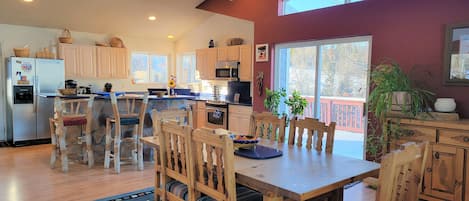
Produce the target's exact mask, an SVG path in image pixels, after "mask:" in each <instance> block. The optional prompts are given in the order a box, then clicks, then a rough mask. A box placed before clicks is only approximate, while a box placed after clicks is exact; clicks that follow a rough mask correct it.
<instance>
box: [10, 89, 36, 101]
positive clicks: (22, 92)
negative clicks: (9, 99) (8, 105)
mask: <svg viewBox="0 0 469 201" xmlns="http://www.w3.org/2000/svg"><path fill="white" fill-rule="evenodd" d="M33 103H34V92H33V86H13V104H33Z"/></svg>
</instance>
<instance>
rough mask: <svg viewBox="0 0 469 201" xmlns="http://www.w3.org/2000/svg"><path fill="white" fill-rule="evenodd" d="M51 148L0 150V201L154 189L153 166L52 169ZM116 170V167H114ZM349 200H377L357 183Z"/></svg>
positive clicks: (74, 197)
mask: <svg viewBox="0 0 469 201" xmlns="http://www.w3.org/2000/svg"><path fill="white" fill-rule="evenodd" d="M49 147H50V145H35V146H27V147H17V148H0V200H2V201H23V200H34V201H41V200H44V201H46V200H47V201H49V200H61V201H62V200H64V201H76V200H95V199H98V198H103V197H108V196H112V195H116V194H121V193H126V192H130V191H134V190H139V189H142V188H146V187H151V186H153V178H154V176H153V164H152V163H146V164H145V170H144V171H137V170H136V166H134V165H123V166H122V169H121V173H120V174H115V173H113V169H103V166H102V165H101V164H96V165H95V167H94V168H92V169H88V168H87V166H86V165H83V164H79V163H74V164H70V166H69V168H70V169H69V172H68V173H62V172H61V171H60V167H59V166H58V164H57V168H55V169H50V168H49ZM111 168H112V167H111ZM344 197H345V199H344V200H346V201H374V197H375V193H374V191H373V190H370V189H368V188H365V187H364V186H363V184H361V183H360V184H357V185H355V186H354V187H352V188H349V189H348V190H346V191H345V195H344Z"/></svg>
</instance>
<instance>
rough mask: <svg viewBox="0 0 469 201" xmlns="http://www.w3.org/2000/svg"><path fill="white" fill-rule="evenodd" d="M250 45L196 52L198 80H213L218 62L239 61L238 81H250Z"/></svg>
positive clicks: (206, 49)
mask: <svg viewBox="0 0 469 201" xmlns="http://www.w3.org/2000/svg"><path fill="white" fill-rule="evenodd" d="M252 56H253V55H252V45H235V46H227V47H217V48H205V49H198V50H196V61H197V64H196V66H197V71H199V75H200V79H202V80H214V79H215V68H216V64H217V62H218V61H230V60H231V61H239V62H240V64H239V72H238V73H239V79H240V80H241V81H249V82H251V81H252Z"/></svg>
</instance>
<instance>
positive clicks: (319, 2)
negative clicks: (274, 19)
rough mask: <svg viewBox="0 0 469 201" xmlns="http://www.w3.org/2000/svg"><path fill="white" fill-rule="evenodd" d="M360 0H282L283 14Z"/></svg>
mask: <svg viewBox="0 0 469 201" xmlns="http://www.w3.org/2000/svg"><path fill="white" fill-rule="evenodd" d="M359 1H362V0H284V1H283V15H288V14H293V13H299V12H304V11H309V10H316V9H321V8H327V7H332V6H337V5H343V4H346V3H353V2H359Z"/></svg>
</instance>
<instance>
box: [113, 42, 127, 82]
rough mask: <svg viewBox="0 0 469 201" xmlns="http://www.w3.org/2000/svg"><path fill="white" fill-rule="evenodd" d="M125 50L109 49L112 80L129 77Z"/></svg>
mask: <svg viewBox="0 0 469 201" xmlns="http://www.w3.org/2000/svg"><path fill="white" fill-rule="evenodd" d="M128 56H129V55H128V54H127V49H126V48H112V49H111V68H112V70H111V72H112V77H113V78H123V79H125V78H128V76H129V67H128V66H129V64H128V63H129V62H128V61H129V59H128Z"/></svg>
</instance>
